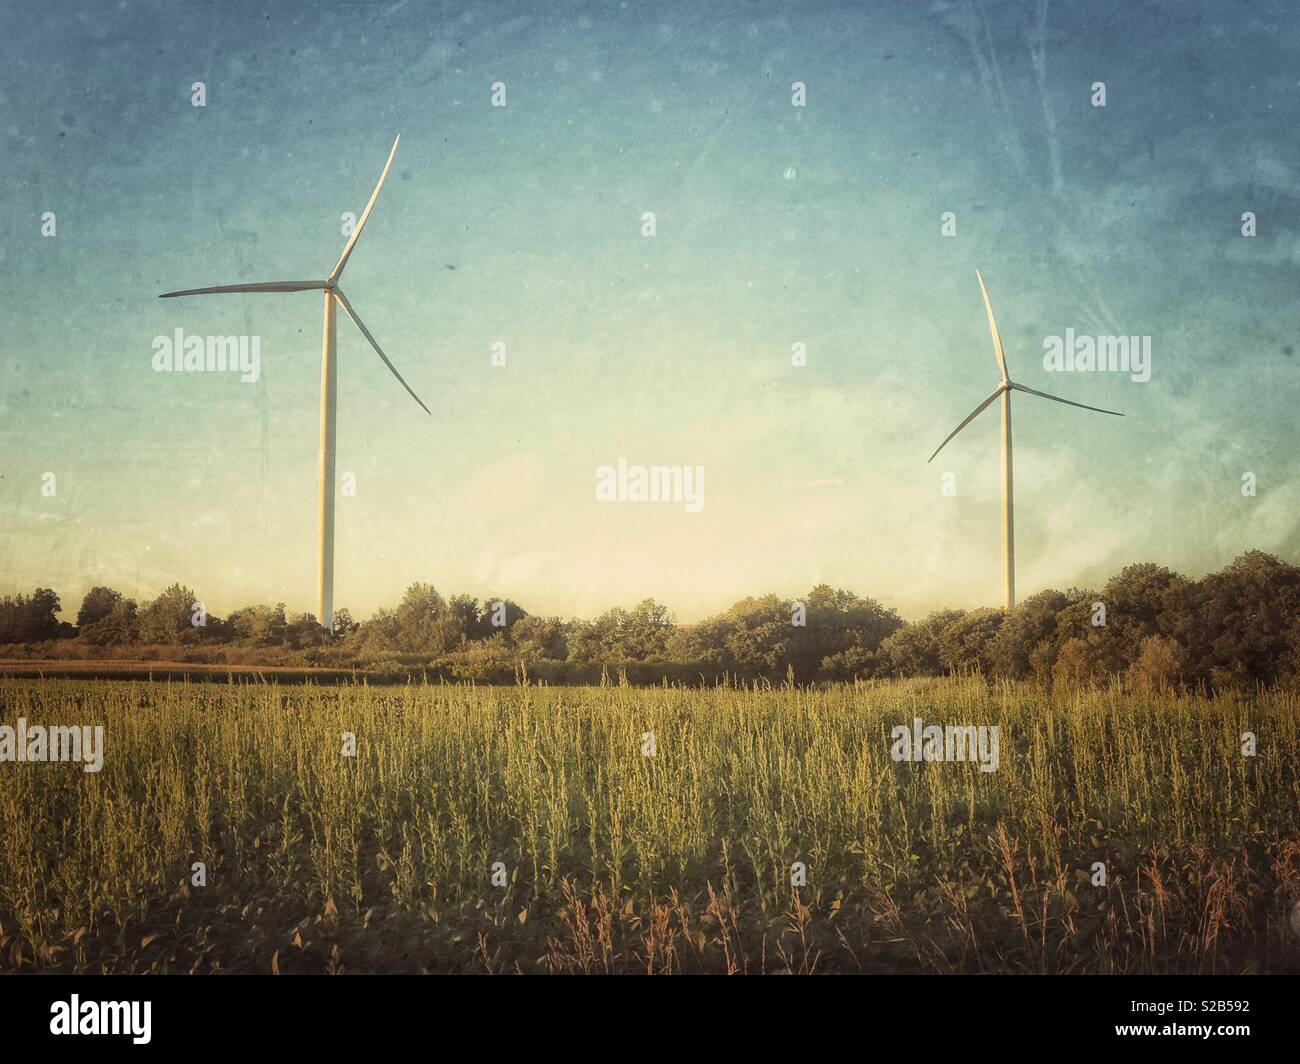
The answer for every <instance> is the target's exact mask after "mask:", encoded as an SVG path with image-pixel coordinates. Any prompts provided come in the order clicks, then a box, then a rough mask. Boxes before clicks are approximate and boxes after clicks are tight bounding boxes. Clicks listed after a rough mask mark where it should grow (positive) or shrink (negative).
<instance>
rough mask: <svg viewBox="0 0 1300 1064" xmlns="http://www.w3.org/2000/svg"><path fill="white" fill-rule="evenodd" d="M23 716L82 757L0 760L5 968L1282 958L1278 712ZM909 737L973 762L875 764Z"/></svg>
mask: <svg viewBox="0 0 1300 1064" xmlns="http://www.w3.org/2000/svg"><path fill="white" fill-rule="evenodd" d="M19 717H22V718H24V719H25V721H26V722H27V724H28V725H29V726H30V725H33V724H38V723H41V724H88V725H94V724H102V725H104V726H105V747H106V750H105V758H104V763H103V768H102V771H100V772H98V773H87V772H84V771H83V770H82V767H81V766H79V765H76V764H68V763H64V764H46V763H38V764H33V763H14V762H3V763H0V971H14V970H21V971H38V970H39V971H75V972H199V973H209V972H262V973H268V972H279V973H284V974H290V973H295V972H325V971H328V972H375V971H409V972H419V971H429V972H449V971H451V972H474V971H477V972H489V971H490V972H515V971H522V972H592V971H596V972H605V971H613V972H688V973H689V972H700V971H707V972H728V971H739V972H794V973H800V972H832V971H840V972H842V971H852V972H856V971H863V972H940V973H942V972H1175V971H1177V972H1283V971H1286V972H1296V971H1300V933H1298V932H1300V916H1298V915H1297V913H1300V910H1297V908H1296V906H1297V903H1300V776H1298V774H1297V766H1298V765H1300V696H1297V694H1296V693H1294V692H1291V693H1288V692H1285V691H1270V692H1262V693H1257V694H1236V695H1228V696H1222V697H1219V698H1206V697H1199V696H1175V695H1150V696H1137V695H1131V694H1124V693H1122V692H1120V691H1119V690H1114V691H1108V692H1094V693H1083V694H1069V695H1066V694H1056V695H1052V696H1050V697H1049V696H1048V695H1046V694H1044V693H1043V692H1041V691H1039V690H1036V689H1034V688H1031V687H1027V686H1025V687H1015V686H1002V687H997V686H993V687H991V686H989V685H987V684H986V683H984V682H983V681H981V680H978V679H974V680H942V681H940V680H935V681H912V682H904V683H895V684H888V685H878V686H857V687H853V686H845V687H837V688H832V689H830V690H823V691H817V690H804V689H798V688H788V687H787V688H773V689H770V690H768V689H764V690H737V689H726V688H711V689H706V690H698V689H695V690H692V689H685V688H668V687H661V688H649V689H645V688H635V687H629V686H621V685H618V684H613V685H610V686H605V687H587V688H551V687H537V686H524V687H497V688H492V687H478V688H474V687H469V686H446V685H439V686H428V685H411V686H407V687H384V688H368V687H365V686H338V687H312V686H303V685H276V684H265V683H247V682H244V683H180V684H176V683H172V684H168V683H156V682H155V683H149V682H144V681H128V680H121V681H103V680H100V681H86V680H44V681H41V680H28V679H8V680H0V723H3V724H7V725H11V726H12V725H15V723H16V720H17V718H19ZM915 717H921V718H923V720H924V721H925V722H926V723H938V724H945V723H948V724H969V725H998V726H999V727H1000V729H1001V732H1000V734H1001V751H1000V758H999V764H998V768H997V771H994V772H981V771H980V770H979V766H978V765H976V764H973V763H970V762H965V763H959V762H957V763H954V762H932V763H919V764H918V763H908V762H897V761H894V760H892V759H891V757H890V747H891V741H890V729H891V728H892V727H893V726H895V725H898V724H908V725H910V724H911V723H912V721H913V719H914V718H915ZM1243 732H1253V733H1254V735H1255V736H1256V740H1257V743H1258V752H1257V755H1256V756H1254V757H1247V756H1243V754H1242V733H1243ZM345 733H351V734H352V735H353V736H354V737H355V754H354V755H353V756H348V755H347V754H346V753H345V744H346V743H347V740H346V738H345ZM647 733H653V743H652V747H651V743H650V741H649V740H648V739H647ZM651 748H652V749H653V756H650V755H649V754H648V753H647V752H646V751H647V750H649V749H651ZM196 862H201V863H202V865H203V866H204V872H205V879H206V881H205V882H204V883H203V884H202V885H199V884H198V883H196V882H195V880H196V877H197V873H196V870H195V867H194V866H195V863H196ZM796 862H799V863H801V864H802V865H804V866H805V868H806V885H804V886H799V887H795V886H792V885H791V882H792V866H793V865H795V863H796ZM1096 862H1104V864H1105V873H1106V882H1105V885H1104V886H1101V885H1094V884H1095V880H1096V879H1097V878H1098V877H1097V875H1096V872H1095V871H1094V865H1095V863H1096ZM494 866H495V868H494ZM199 878H201V877H199ZM1293 925H1294V926H1293Z"/></svg>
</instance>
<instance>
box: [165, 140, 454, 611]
mask: <svg viewBox="0 0 1300 1064" xmlns="http://www.w3.org/2000/svg"><path fill="white" fill-rule="evenodd" d="M401 139H402V138H401V137H400V136H399V137H398V138H397V139H396V140H394V141H393V150H392V151H390V152H389V153H388V162H386V163H384V172H383V173H382V174H380V175H379V183H378V184H377V185H375V191H374V192H372V193H371V194H370V202H369V203H367V204H366V209H365V210H364V211H362V212H361V220H360V221H358V222H357V226H356V228H355V229H353V230H352V235H351V236H349V237H348V242H347V244H346V245H345V246H344V248H343V254H342V255H340V256H339V261H338V262H336V263H335V264H334V269H333V270H331V271H330V275H329V276H328V277H327V278H325V280H323V281H266V282H261V283H258V284H228V285H219V286H217V287H215V288H190V289H186V290H185V291H184V292H164V293H163V294H162V297H161V298H163V299H171V298H172V297H174V296H206V295H214V294H218V293H226V292H311V291H316V290H321V291H324V293H325V342H324V347H323V354H322V356H321V371H320V555H319V557H320V584H319V589H320V618H319V619H320V623H321V624H323V625H324V626H325V628H326V629H327V630H329V631H333V630H334V413H335V392H336V378H337V374H336V372H335V364H334V346H335V332H336V326H335V320H336V310H337V304H342V306H343V309H344V310H345V311H347V315H348V317H349V318H351V319H352V320H353V321H354V322H356V326H357V328H358V329H360V330H361V335H362V336H364V337H365V338H366V339H367V340H368V341H370V346H371V347H373V348H374V349H375V353H376V354H377V355H378V356H379V357H380V358H381V359H383V362H384V365H385V366H387V367H388V369H389V371H390V372H391V373H392V374H393V376H394V377H396V378H397V379H398V381H399V382H400V383H401V385H402V387H403V388H405V389H406V390H407V391H408V392H410V395H411V398H412V399H414V400H415V401H416V402H417V403H419V404H420V407H421V408H422V409H423V410H424V412H425V413H426V414H428V413H429V408H428V407H427V406H425V405H424V403H423V402H421V400H420V397H419V396H418V395H416V394H415V392H413V391H411V386H410V385H409V384H407V383H406V381H404V380H402V375H401V374H400V373H398V372H397V368H396V367H395V366H394V365H393V364H392V363H391V362H390V361H388V356H387V355H385V354H384V352H383V349H382V348H381V347H380V346H379V342H378V341H377V340H376V339H375V338H374V337H373V336H372V335H371V334H370V330H369V329H367V328H366V326H365V324H364V323H363V322H362V320H361V319H360V318H359V317H358V316H357V312H356V311H355V310H353V309H352V304H351V303H349V302H348V298H347V296H345V295H344V294H343V290H342V289H341V288H339V275H340V274H342V273H343V267H344V266H346V265H347V263H348V256H349V255H351V254H352V249H353V248H354V247H356V246H357V240H358V239H360V237H361V230H362V229H364V228H365V227H366V219H368V218H369V217H370V212H371V211H372V210H374V209H375V200H377V199H378V198H379V190H380V189H381V188H383V187H384V180H385V179H386V178H387V177H388V170H389V167H391V166H392V165H393V156H394V155H396V154H397V145H398V143H399V142H400V141H401Z"/></svg>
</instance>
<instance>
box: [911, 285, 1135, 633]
mask: <svg viewBox="0 0 1300 1064" xmlns="http://www.w3.org/2000/svg"><path fill="white" fill-rule="evenodd" d="M975 276H976V277H977V278H978V279H979V283H980V292H981V293H982V294H983V296H984V310H985V311H986V312H987V313H988V316H989V332H990V333H992V334H993V353H994V355H995V356H996V357H997V360H998V369H999V371H1000V372H1001V373H1002V383H1001V384H999V385H998V388H997V391H995V392H994V393H993V394H992V395H990V396H989V397H988V398H987V399H985V400H984V402H982V403H980V405H979V406H977V407H976V408H975V409H974V410H972V411H971V412H970V413H969V414H967V415H966V420H965V421H963V422H962V423H961V424H960V425H958V426H957V427H956V428H955V429H953V430H952V432H950V433H948V439H946V440H944V441H943V443H941V444H939V446H938V447H936V448H935V450H934V454H932V455H930V457H929V458H928V459H927V460H926V461H927V464H928V463H929V462H933V461H934V459H935V455H937V454H938V453H939V452H940V451H942V450H943V449H944V448H945V447H946V446H948V440H951V439H952V438H953V437H954V436H956V435H957V433H959V432H961V430H962V429H964V428H965V427H966V426H967V425H969V424H970V423H971V422H972V421H974V420H975V419H976V418H977V417H978V416H979V415H980V413H981V412H982V411H983V410H984V408H985V407H987V406H988V405H989V404H990V403H991V402H993V400H994V399H996V398H998V396H1001V397H1002V591H1003V599H1004V601H1005V603H1006V608H1007V609H1008V610H1010V609H1011V608H1012V607H1013V606H1014V605H1015V604H1016V529H1015V514H1014V511H1013V507H1012V499H1011V393H1012V392H1013V391H1015V392H1027V393H1028V394H1030V395H1037V396H1039V397H1040V398H1042V399H1051V400H1052V401H1053V402H1057V403H1064V404H1065V405H1066V406H1078V407H1082V408H1083V409H1084V410H1095V411H1097V413H1099V414H1114V415H1115V416H1116V417H1123V416H1124V415H1123V414H1121V413H1120V412H1119V411H1118V410H1103V409H1102V408H1101V407H1099V406H1088V405H1086V404H1084V403H1075V402H1071V401H1070V400H1069V399H1058V398H1057V397H1056V396H1054V395H1048V394H1047V393H1046V392H1039V391H1035V390H1034V389H1033V388H1026V387H1025V386H1024V385H1023V384H1017V383H1016V382H1015V381H1013V380H1012V379H1011V376H1010V375H1009V374H1008V373H1007V356H1006V354H1005V353H1004V352H1003V350H1002V336H1001V335H1000V334H999V333H998V323H997V319H996V318H994V317H993V304H992V303H990V302H989V290H988V289H987V288H985V287H984V278H983V276H982V275H981V274H980V272H979V270H976V271H975Z"/></svg>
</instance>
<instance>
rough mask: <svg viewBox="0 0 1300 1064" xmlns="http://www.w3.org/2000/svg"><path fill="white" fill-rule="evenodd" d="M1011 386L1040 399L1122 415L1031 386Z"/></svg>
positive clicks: (1115, 411)
mask: <svg viewBox="0 0 1300 1064" xmlns="http://www.w3.org/2000/svg"><path fill="white" fill-rule="evenodd" d="M1011 387H1012V388H1014V389H1015V390H1016V391H1018V392H1028V393H1029V394H1030V395H1036V396H1038V397H1039V398H1040V399H1051V400H1053V401H1054V402H1057V403H1064V404H1065V405H1066V406H1080V407H1083V409H1084V410H1095V411H1097V413H1099V414H1114V415H1115V416H1116V417H1123V416H1124V415H1123V414H1121V413H1120V412H1119V411H1118V410H1103V409H1102V408H1101V407H1099V406H1089V405H1088V404H1087V403H1076V402H1074V401H1073V400H1070V399H1059V398H1057V397H1056V396H1055V395H1048V394H1047V393H1046V392H1039V391H1035V390H1034V389H1033V388H1026V387H1025V386H1024V385H1023V384H1012V385H1011Z"/></svg>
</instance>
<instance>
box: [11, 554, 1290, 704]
mask: <svg viewBox="0 0 1300 1064" xmlns="http://www.w3.org/2000/svg"><path fill="white" fill-rule="evenodd" d="M60 612H61V604H60V601H59V597H58V595H57V594H56V593H55V592H54V591H52V590H51V589H49V588H38V589H36V590H35V591H33V592H32V593H31V594H30V595H21V594H20V595H16V596H9V597H6V598H3V599H0V656H4V657H14V656H22V657H52V658H61V657H92V656H104V657H115V658H124V657H136V658H140V659H145V660H148V659H155V660H168V661H171V660H180V661H184V662H210V663H229V664H262V665H303V666H332V667H343V668H357V669H366V670H375V671H383V672H408V673H410V672H413V671H424V672H426V673H428V672H430V671H432V672H435V673H437V674H439V675H443V676H445V677H447V678H449V679H476V680H484V681H509V680H512V679H515V678H518V677H520V676H521V675H528V676H530V677H532V678H534V679H542V680H546V681H548V682H559V683H563V682H591V681H593V680H596V679H599V678H600V676H601V675H602V674H606V675H608V674H609V673H610V672H611V671H614V672H616V673H618V674H622V675H625V676H627V677H628V679H629V680H630V681H631V682H660V681H661V680H663V679H669V680H672V681H682V682H696V683H698V682H706V683H707V682H714V681H716V680H718V679H721V678H724V677H730V678H735V679H738V680H745V681H754V680H760V679H766V680H770V681H773V682H777V681H782V680H793V681H794V682H796V683H810V682H831V681H850V680H867V679H885V678H891V677H906V676H944V675H956V674H981V675H984V676H988V677H992V678H1007V679H1015V680H1035V681H1037V682H1039V683H1041V684H1042V685H1044V686H1046V687H1052V686H1065V687H1089V686H1097V685H1102V684H1106V683H1109V682H1111V681H1112V680H1113V679H1114V678H1122V679H1123V680H1124V681H1125V682H1127V683H1129V684H1130V685H1132V686H1134V687H1137V688H1151V689H1155V688H1162V687H1167V686H1179V685H1189V684H1191V685H1205V686H1210V687H1213V688H1216V689H1223V688H1228V687H1236V686H1241V685H1247V684H1253V683H1257V682H1258V683H1275V682H1293V681H1294V680H1295V679H1296V678H1297V677H1300V568H1298V567H1296V566H1294V565H1291V564H1289V563H1287V562H1285V561H1282V560H1280V559H1278V558H1276V557H1274V556H1273V555H1270V554H1266V553H1263V552H1262V551H1250V552H1248V553H1246V554H1243V555H1242V556H1241V557H1239V558H1237V559H1236V561H1234V562H1233V563H1232V564H1231V565H1229V566H1227V567H1226V568H1224V569H1222V570H1220V571H1219V572H1215V573H1210V574H1209V575H1207V576H1205V577H1203V578H1201V579H1199V580H1191V579H1188V578H1186V577H1183V576H1181V575H1179V574H1178V573H1175V572H1173V571H1172V570H1170V569H1167V568H1165V567H1164V566H1161V565H1157V564H1153V563H1142V564H1137V565H1130V566H1128V567H1127V568H1125V569H1123V570H1122V571H1121V572H1120V573H1118V574H1117V575H1116V576H1114V577H1113V578H1112V579H1111V580H1109V581H1108V582H1107V583H1106V584H1105V585H1104V586H1103V587H1102V588H1101V589H1100V590H1092V589H1080V588H1071V589H1069V590H1068V591H1058V590H1047V591H1040V592H1039V593H1037V594H1035V595H1032V596H1030V597H1029V598H1027V599H1025V600H1024V601H1023V602H1021V603H1020V604H1019V605H1017V606H1016V607H1015V609H1013V610H1011V611H1010V612H1006V611H1004V610H1001V609H975V610H955V609H945V610H937V611H935V612H934V613H931V614H930V615H929V616H928V617H925V618H924V619H922V620H919V621H914V622H911V623H908V622H905V621H904V620H903V619H902V618H901V617H900V616H899V615H898V614H897V613H896V612H895V611H894V610H892V609H889V608H887V607H885V606H882V605H881V604H880V603H879V602H877V601H876V600H875V599H871V598H862V597H860V596H858V595H856V594H855V593H853V592H851V591H844V590H838V589H835V588H832V587H830V586H828V585H825V584H821V585H818V586H817V587H814V588H813V589H812V590H811V591H809V592H808V594H807V595H805V596H804V597H803V598H801V599H788V598H782V597H781V596H779V595H763V596H761V597H757V598H755V597H750V598H745V599H742V600H741V601H739V602H737V603H735V604H734V605H733V606H731V607H730V608H729V609H727V610H726V611H724V612H722V613H719V614H717V615H715V616H712V617H708V618H706V619H705V620H703V621H701V622H699V623H698V624H692V625H684V624H677V623H676V621H675V619H674V617H673V615H672V613H671V612H669V610H668V608H667V607H665V606H664V605H663V604H661V603H659V602H656V601H655V600H653V599H646V600H645V601H644V602H641V603H640V604H638V605H636V606H634V607H632V608H630V609H625V608H614V609H611V610H608V611H606V612H605V613H603V614H601V615H600V616H599V617H596V618H595V619H593V620H580V619H566V618H560V617H547V616H540V615H533V614H530V613H528V612H527V611H526V610H524V609H523V608H522V607H521V606H519V605H518V604H517V603H515V602H513V601H511V600H509V599H504V598H491V597H489V598H488V599H485V600H483V601H481V602H480V601H479V600H478V599H476V598H474V597H471V596H468V595H452V596H450V597H444V596H443V595H442V594H441V593H440V592H438V591H437V590H436V589H435V588H434V587H433V586H432V585H431V584H427V583H419V582H417V583H413V584H412V585H411V586H410V587H409V588H407V590H406V593H405V595H404V596H403V597H402V601H401V602H400V603H398V605H397V606H396V607H394V608H384V609H380V610H379V611H378V612H377V613H375V615H374V616H373V617H371V618H370V619H369V620H366V621H362V622H357V621H355V620H354V619H353V618H352V616H351V614H350V613H349V612H348V611H347V610H345V609H344V610H339V611H338V612H337V613H336V614H335V618H334V622H335V631H334V633H333V634H330V633H327V632H326V631H325V630H324V628H322V627H321V626H320V625H319V624H318V623H317V620H316V618H315V617H314V616H312V615H311V614H307V613H297V614H294V613H288V612H286V610H285V607H284V604H283V603H277V604H276V605H274V606H267V605H257V606H247V607H245V608H243V609H239V610H235V611H234V612H233V613H231V614H230V615H229V616H227V617H224V618H223V617H217V616H214V615H211V614H208V613H207V612H206V610H205V609H204V608H203V606H202V603H201V600H200V599H199V598H198V596H197V595H196V594H195V593H194V591H193V590H192V589H191V588H188V587H185V586H183V585H180V584H173V585H172V586H171V587H169V588H167V589H166V590H165V591H163V592H162V594H160V595H159V596H158V597H157V598H155V599H153V600H152V601H150V602H147V603H145V604H144V605H139V604H137V603H136V602H135V601H134V600H132V599H130V598H128V597H126V596H125V595H123V594H121V593H120V592H118V591H116V590H113V589H112V588H108V587H95V588H92V589H91V590H90V591H89V592H88V593H87V594H86V596H85V597H84V599H83V600H82V602H81V606H80V608H79V609H78V611H77V617H76V623H75V624H73V623H70V622H68V621H66V620H60V619H59V614H60Z"/></svg>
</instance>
